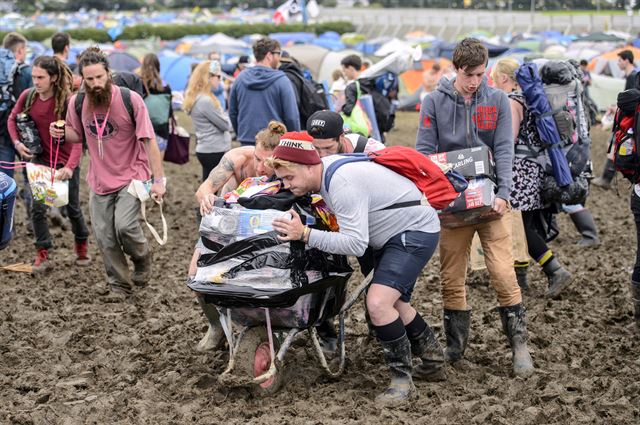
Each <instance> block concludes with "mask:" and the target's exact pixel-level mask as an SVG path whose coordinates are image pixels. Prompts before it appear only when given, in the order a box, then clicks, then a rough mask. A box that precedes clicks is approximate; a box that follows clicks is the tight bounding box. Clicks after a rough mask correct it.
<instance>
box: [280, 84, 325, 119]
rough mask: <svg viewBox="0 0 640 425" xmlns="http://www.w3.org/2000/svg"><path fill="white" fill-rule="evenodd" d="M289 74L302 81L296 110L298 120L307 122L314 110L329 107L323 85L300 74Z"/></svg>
mask: <svg viewBox="0 0 640 425" xmlns="http://www.w3.org/2000/svg"><path fill="white" fill-rule="evenodd" d="M289 75H295V76H296V78H300V80H301V81H302V85H301V90H300V105H299V106H298V110H299V112H300V122H303V123H304V122H307V120H308V119H309V117H310V116H311V115H313V114H314V113H315V112H318V111H323V110H325V109H329V103H328V102H327V93H326V92H325V90H324V86H323V85H322V84H320V83H317V82H315V81H313V80H307V79H306V78H302V77H301V76H300V75H298V74H295V73H291V74H289Z"/></svg>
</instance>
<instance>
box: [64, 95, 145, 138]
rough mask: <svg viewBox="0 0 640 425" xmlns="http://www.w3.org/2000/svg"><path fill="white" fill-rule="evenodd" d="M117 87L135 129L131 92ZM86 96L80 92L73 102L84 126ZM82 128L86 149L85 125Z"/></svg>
mask: <svg viewBox="0 0 640 425" xmlns="http://www.w3.org/2000/svg"><path fill="white" fill-rule="evenodd" d="M116 87H118V88H119V89H120V94H121V95H122V101H123V102H124V107H125V108H126V110H127V112H128V113H129V117H131V122H132V123H133V126H134V127H135V125H136V115H135V112H134V110H133V103H132V102H131V90H129V89H128V88H126V87H120V86H116ZM85 96H86V92H84V91H79V92H78V94H76V98H75V100H74V102H73V109H74V110H75V111H76V115H77V116H78V118H80V124H82V105H83V103H84V98H85ZM81 127H82V144H83V145H84V147H85V148H86V143H87V140H86V137H85V134H84V125H81Z"/></svg>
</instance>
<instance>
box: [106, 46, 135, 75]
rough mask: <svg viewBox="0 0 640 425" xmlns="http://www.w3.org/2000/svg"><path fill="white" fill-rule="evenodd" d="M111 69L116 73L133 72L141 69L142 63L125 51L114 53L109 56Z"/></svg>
mask: <svg viewBox="0 0 640 425" xmlns="http://www.w3.org/2000/svg"><path fill="white" fill-rule="evenodd" d="M107 59H108V60H109V67H110V68H111V69H112V70H114V71H129V72H132V71H134V70H136V69H138V68H140V61H139V60H138V59H137V58H136V57H135V56H133V55H131V54H129V53H127V52H123V51H118V50H116V51H113V52H111V53H109V55H108V56H107Z"/></svg>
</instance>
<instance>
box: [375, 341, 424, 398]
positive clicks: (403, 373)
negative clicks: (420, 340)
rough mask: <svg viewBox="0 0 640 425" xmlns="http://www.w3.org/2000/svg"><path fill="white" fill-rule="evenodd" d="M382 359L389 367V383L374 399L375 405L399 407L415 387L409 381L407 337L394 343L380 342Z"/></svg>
mask: <svg viewBox="0 0 640 425" xmlns="http://www.w3.org/2000/svg"><path fill="white" fill-rule="evenodd" d="M379 341H380V344H382V349H383V352H384V359H385V360H386V361H387V364H388V365H389V371H390V372H391V383H390V384H389V388H387V389H386V390H385V392H383V393H382V394H379V395H378V396H377V397H376V400H375V402H376V404H377V405H378V406H380V407H395V406H400V405H402V404H404V403H406V402H407V401H409V399H410V398H411V397H412V396H413V394H414V393H415V387H414V386H413V380H412V379H411V343H409V338H407V335H403V336H402V337H401V338H398V339H396V340H395V341H382V340H379Z"/></svg>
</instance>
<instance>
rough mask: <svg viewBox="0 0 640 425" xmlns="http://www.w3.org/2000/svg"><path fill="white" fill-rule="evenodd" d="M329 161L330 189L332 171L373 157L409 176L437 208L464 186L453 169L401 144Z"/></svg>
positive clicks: (326, 177) (325, 182)
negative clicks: (444, 170)
mask: <svg viewBox="0 0 640 425" xmlns="http://www.w3.org/2000/svg"><path fill="white" fill-rule="evenodd" d="M340 156H343V158H342V159H339V160H337V161H334V162H332V163H331V164H330V165H329V167H327V170H326V172H325V177H324V185H325V189H326V190H327V191H328V190H329V184H330V183H331V178H332V177H333V173H335V172H336V170H337V169H338V168H339V167H341V166H342V165H344V164H347V163H349V162H361V161H373V162H375V163H376V164H380V165H383V166H385V167H387V168H388V169H390V170H392V171H394V172H396V173H397V174H400V175H401V176H404V177H406V178H408V179H409V180H411V181H412V182H413V183H415V185H416V186H417V187H418V189H419V190H420V192H422V193H423V194H424V196H425V197H426V198H427V200H428V201H429V204H430V205H431V206H432V207H433V208H435V209H436V210H442V209H445V208H446V207H447V206H449V204H450V203H451V202H453V200H454V199H456V198H457V197H458V195H460V193H461V192H464V191H465V189H466V188H467V181H466V180H465V178H464V177H463V176H462V175H461V174H460V173H457V172H456V171H453V170H451V171H448V172H447V173H444V172H443V171H442V169H441V168H440V166H439V165H437V164H436V163H434V162H433V161H431V160H430V159H429V158H427V157H426V156H424V155H423V154H421V153H420V152H418V151H416V150H414V149H411V148H407V147H404V146H391V147H388V148H384V149H381V150H379V151H375V152H370V153H369V155H365V154H343V155H340ZM414 205H416V203H414V202H408V203H405V202H403V203H400V204H396V205H391V206H389V207H387V208H385V209H393V208H402V207H405V206H414Z"/></svg>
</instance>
